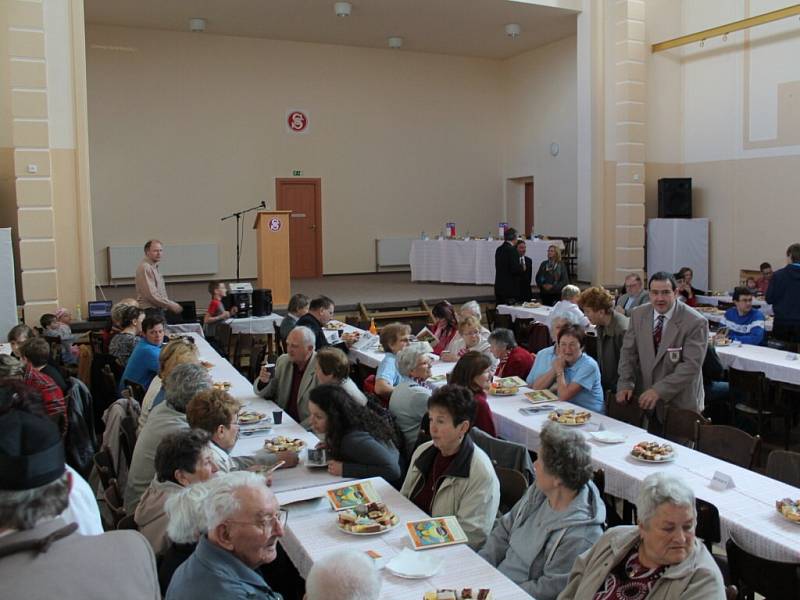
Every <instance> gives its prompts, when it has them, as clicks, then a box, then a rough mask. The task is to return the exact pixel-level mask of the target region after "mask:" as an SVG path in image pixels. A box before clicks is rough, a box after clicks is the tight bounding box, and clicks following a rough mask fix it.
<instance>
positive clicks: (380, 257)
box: [375, 238, 414, 271]
mask: <svg viewBox="0 0 800 600" xmlns="http://www.w3.org/2000/svg"><path fill="white" fill-rule="evenodd" d="M413 239H414V238H383V239H380V240H375V270H376V271H378V270H380V268H381V267H407V266H409V265H410V264H411V261H410V260H409V256H411V241H412V240H413Z"/></svg>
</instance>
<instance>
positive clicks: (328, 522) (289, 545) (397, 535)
mask: <svg viewBox="0 0 800 600" xmlns="http://www.w3.org/2000/svg"><path fill="white" fill-rule="evenodd" d="M361 481H371V482H372V484H373V486H374V487H375V490H376V491H377V492H378V494H379V495H380V497H381V500H382V501H383V502H385V503H386V505H387V506H388V507H389V508H390V509H391V510H392V511H394V513H395V514H396V515H397V516H398V518H399V519H400V524H399V525H398V526H397V527H395V528H394V529H392V530H390V531H387V532H386V533H383V534H381V535H371V536H356V535H349V534H347V533H344V532H343V531H340V530H339V529H338V527H337V526H336V513H335V512H334V511H333V509H332V508H331V506H330V504H329V503H328V502H327V500H326V501H324V502H322V503H320V504H319V505H318V506H315V507H314V508H315V509H316V510H310V511H309V510H307V509H306V507H300V506H298V509H297V512H293V509H292V506H291V504H290V503H291V502H297V501H302V500H305V499H308V498H314V497H322V496H324V495H325V492H326V491H327V490H328V489H330V488H335V487H337V486H335V485H332V486H323V487H320V488H317V489H314V490H311V489H309V490H303V491H302V492H289V493H284V494H278V500H279V501H280V502H281V505H282V506H284V507H285V508H287V510H288V511H289V520H288V521H287V526H286V533H285V534H284V536H283V538H282V539H281V545H282V546H283V548H284V550H286V553H287V554H288V555H289V558H291V560H292V562H293V563H294V565H295V566H296V567H297V570H298V571H299V572H300V575H301V576H303V577H306V576H308V572H309V571H310V570H311V566H312V565H313V564H314V562H315V561H316V560H319V559H320V558H322V557H323V556H325V555H327V554H329V553H331V552H335V551H336V550H337V549H339V548H347V549H349V550H356V551H360V552H366V551H367V550H375V551H377V552H379V553H380V554H381V555H382V556H383V557H384V558H386V559H390V558H391V557H392V556H394V555H396V554H398V553H400V552H401V551H402V550H403V548H411V540H410V539H409V537H408V533H407V532H406V528H405V523H406V522H408V521H416V520H420V519H425V518H428V516H427V515H426V514H425V513H424V512H422V511H421V510H420V509H419V508H417V507H416V505H414V504H413V503H412V502H411V501H410V500H408V499H407V498H405V497H404V496H402V495H401V494H400V492H398V491H397V490H395V489H394V488H393V487H392V486H390V485H389V484H388V483H386V482H385V481H384V480H383V479H380V478H372V479H369V480H361ZM424 552H425V553H426V554H430V555H431V556H435V557H437V558H440V559H441V560H442V561H443V562H444V564H443V565H442V568H441V569H440V570H439V572H438V573H437V574H436V575H434V576H432V577H429V578H427V579H403V578H400V577H396V576H395V575H392V574H391V573H389V572H388V571H387V570H386V569H383V570H381V571H379V573H380V576H381V579H382V586H381V594H380V596H379V598H381V599H387V600H389V599H391V600H395V599H397V598H422V596H423V595H424V594H425V592H427V591H430V590H436V589H437V588H438V589H442V588H449V589H455V588H458V589H461V588H465V587H471V588H472V589H476V588H489V589H491V590H492V594H493V595H494V597H495V598H502V599H503V600H513V599H515V598H519V599H520V600H522V599H527V600H530V596H529V595H528V594H527V593H525V592H524V591H523V590H522V589H520V588H519V587H518V586H517V585H516V584H515V583H514V582H512V581H511V580H510V579H508V578H507V577H506V576H505V575H503V574H502V573H500V572H499V571H498V570H497V569H495V568H494V567H492V566H491V565H490V564H489V563H487V562H486V561H485V560H483V559H482V558H481V557H479V556H478V555H477V554H476V553H475V552H474V551H473V550H471V549H470V548H469V546H467V545H466V544H458V545H455V546H446V547H444V548H434V549H431V550H424Z"/></svg>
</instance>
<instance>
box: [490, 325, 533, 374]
mask: <svg viewBox="0 0 800 600" xmlns="http://www.w3.org/2000/svg"><path fill="white" fill-rule="evenodd" d="M489 347H490V349H491V351H492V354H494V356H495V357H496V358H497V360H499V361H500V364H499V365H497V371H496V372H495V375H497V376H498V377H513V376H514V375H516V376H517V377H519V378H520V379H525V378H526V377H527V376H528V373H530V372H531V367H533V359H534V358H536V355H535V354H531V353H530V352H528V351H527V350H525V348H521V347H519V346H517V340H516V339H515V338H514V332H513V331H511V330H510V329H503V328H497V329H495V330H494V331H493V332H492V333H490V334H489Z"/></svg>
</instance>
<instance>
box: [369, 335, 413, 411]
mask: <svg viewBox="0 0 800 600" xmlns="http://www.w3.org/2000/svg"><path fill="white" fill-rule="evenodd" d="M410 335H411V327H409V326H408V325H406V324H405V323H389V324H388V325H386V326H385V327H384V328H383V329H381V338H380V339H381V346H383V350H384V352H386V356H384V358H383V360H382V361H381V364H380V365H378V372H377V373H375V393H376V394H378V395H379V396H387V397H388V396H389V395H390V394H391V393H392V390H393V389H394V386H396V385H397V384H399V383H400V373H398V372H397V358H396V356H397V353H398V352H400V350H402V349H403V348H405V347H406V346H408V337H409V336H410Z"/></svg>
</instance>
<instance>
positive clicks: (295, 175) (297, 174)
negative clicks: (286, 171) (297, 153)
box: [292, 169, 303, 177]
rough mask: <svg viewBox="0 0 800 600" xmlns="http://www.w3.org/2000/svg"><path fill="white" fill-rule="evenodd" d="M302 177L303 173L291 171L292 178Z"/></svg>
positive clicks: (298, 170)
mask: <svg viewBox="0 0 800 600" xmlns="http://www.w3.org/2000/svg"><path fill="white" fill-rule="evenodd" d="M302 176H303V172H302V171H301V170H300V169H295V170H294V171H292V177H302Z"/></svg>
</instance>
